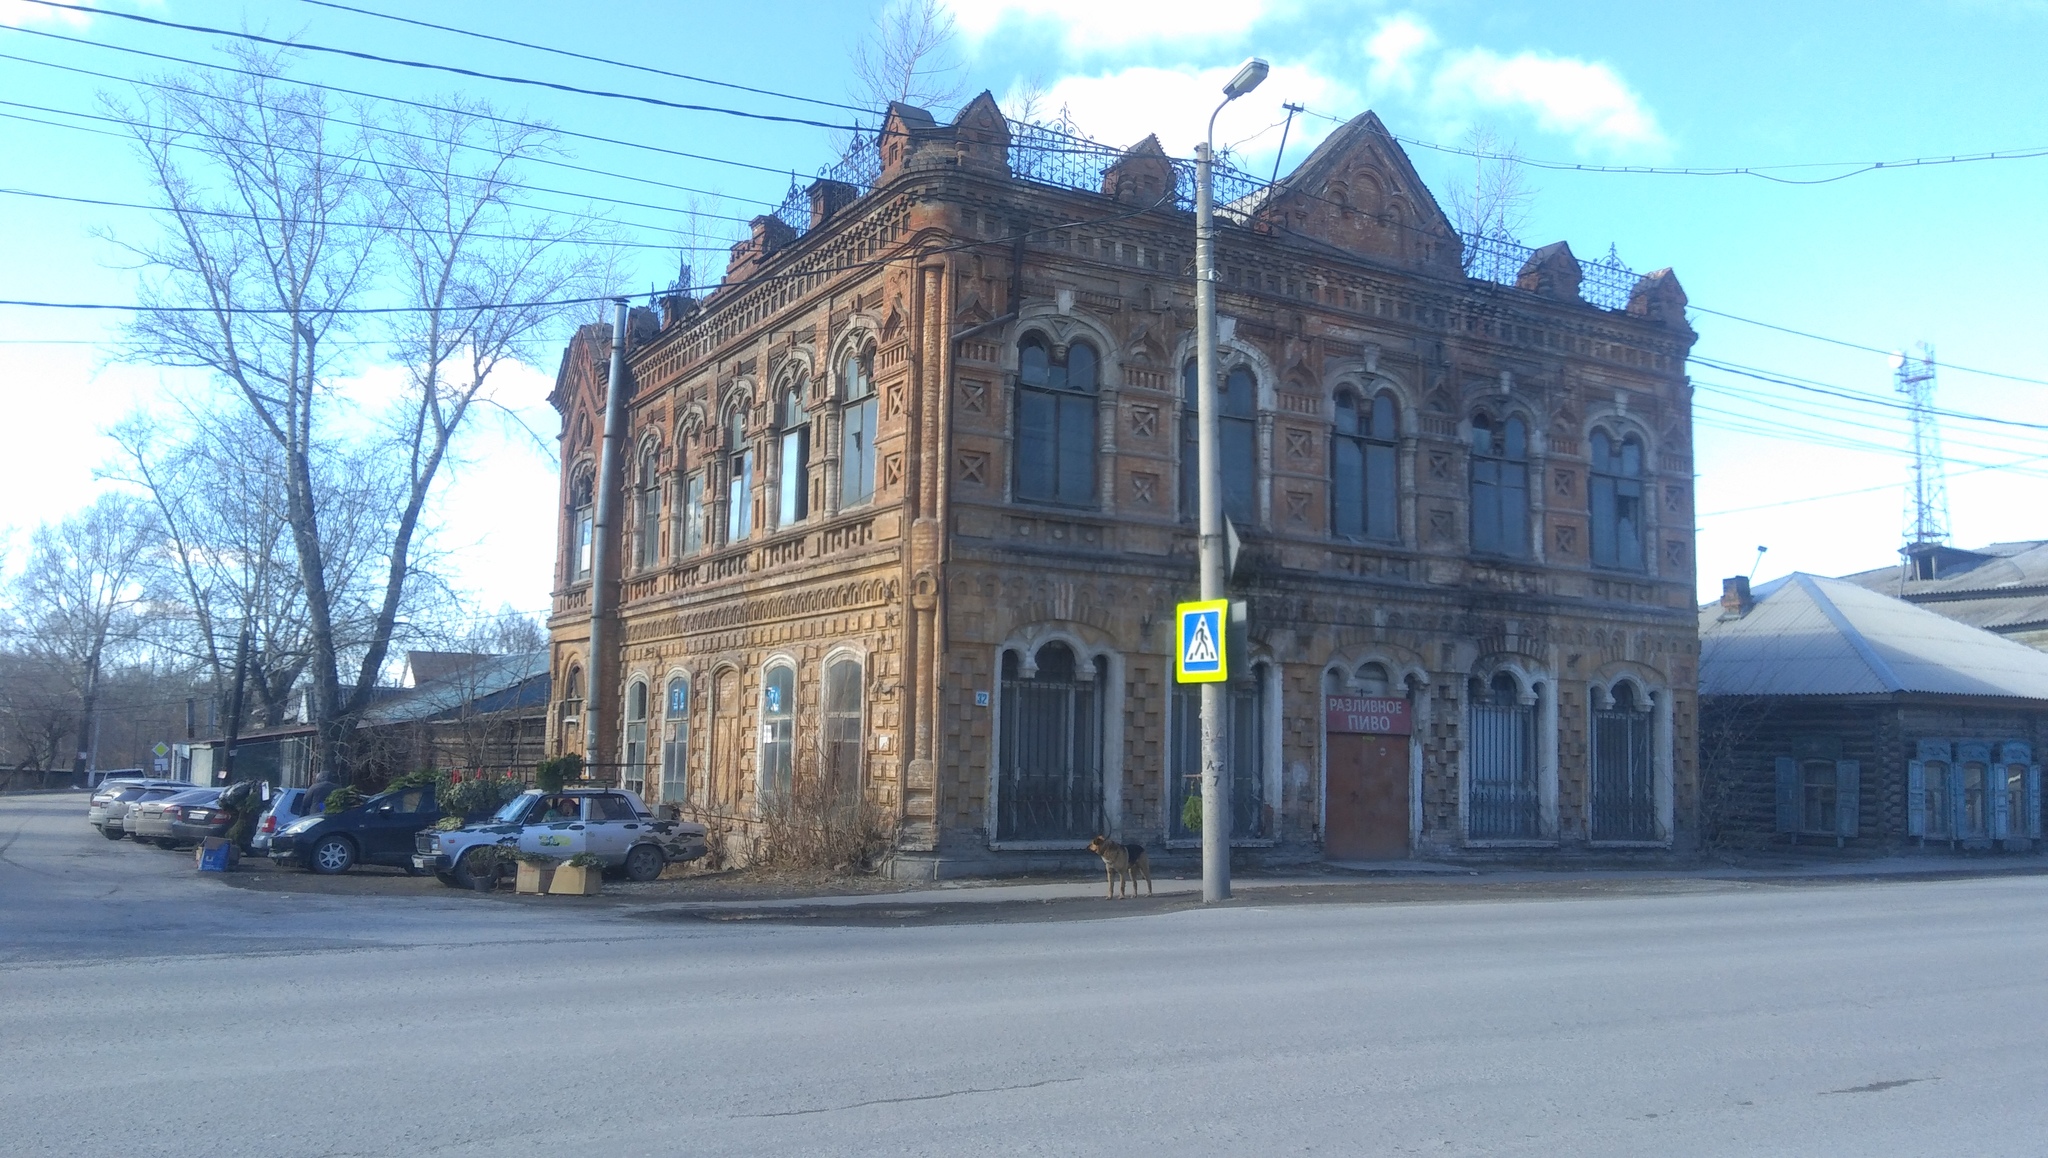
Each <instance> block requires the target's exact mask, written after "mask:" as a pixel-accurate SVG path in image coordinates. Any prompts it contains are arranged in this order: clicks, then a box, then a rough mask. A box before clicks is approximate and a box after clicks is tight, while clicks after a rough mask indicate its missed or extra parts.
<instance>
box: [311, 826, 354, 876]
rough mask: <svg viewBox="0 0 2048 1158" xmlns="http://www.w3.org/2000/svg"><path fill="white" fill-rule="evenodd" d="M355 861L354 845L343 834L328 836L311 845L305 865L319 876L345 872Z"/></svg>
mask: <svg viewBox="0 0 2048 1158" xmlns="http://www.w3.org/2000/svg"><path fill="white" fill-rule="evenodd" d="M355 863H356V846H355V844H354V842H352V841H350V840H349V838H347V837H345V836H330V837H326V838H324V839H322V840H321V841H320V843H319V844H316V845H314V846H313V854H312V855H311V856H309V857H307V858H306V867H307V868H309V869H312V870H313V871H314V872H316V873H319V874H320V875H321V876H333V875H335V874H336V873H345V872H347V871H348V870H349V869H350V868H351V867H353V866H354V864H355Z"/></svg>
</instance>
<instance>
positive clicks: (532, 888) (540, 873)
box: [516, 861, 560, 895]
mask: <svg viewBox="0 0 2048 1158" xmlns="http://www.w3.org/2000/svg"><path fill="white" fill-rule="evenodd" d="M558 871H560V870H559V869H558V868H557V867H556V866H554V865H551V864H550V865H539V864H527V863H526V862H525V861H520V862H519V883H518V885H517V886H516V887H517V889H518V891H520V892H522V893H533V894H536V895H538V894H541V893H545V892H547V891H548V887H549V886H550V885H551V884H553V883H554V879H555V873H557V872H558Z"/></svg>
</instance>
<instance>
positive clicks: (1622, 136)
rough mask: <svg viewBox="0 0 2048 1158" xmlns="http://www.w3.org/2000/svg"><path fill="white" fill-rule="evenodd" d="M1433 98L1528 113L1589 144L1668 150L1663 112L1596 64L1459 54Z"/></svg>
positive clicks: (1435, 79) (1448, 60) (1445, 103)
mask: <svg viewBox="0 0 2048 1158" xmlns="http://www.w3.org/2000/svg"><path fill="white" fill-rule="evenodd" d="M1430 99H1431V101H1432V103H1434V104H1436V105H1438V106H1439V107H1441V108H1445V109H1447V110H1452V111H1456V110H1471V111H1475V112H1481V111H1483V112H1521V113H1526V114H1528V115H1529V116H1531V117H1533V118H1534V119H1535V121H1536V125H1537V127H1538V128H1541V129H1542V130H1544V131H1545V132H1550V133H1557V134H1559V135H1562V136H1567V137H1571V138H1572V139H1573V140H1574V142H1575V143H1576V144H1577V145H1578V146H1579V147H1580V148H1581V149H1585V148H1588V147H1592V146H1601V147H1605V148H1608V149H1626V150H1643V149H1649V150H1661V149H1663V148H1664V147H1665V145H1666V144H1667V142H1666V140H1665V137H1664V132H1663V130H1662V129H1660V128H1659V127H1658V125H1657V118H1656V115H1655V114H1653V113H1652V112H1651V111H1650V110H1649V108H1648V107H1646V106H1645V105H1644V103H1643V100H1642V98H1641V97H1640V96H1638V95H1637V93H1636V91H1635V90H1634V89H1632V88H1630V87H1629V86H1628V83H1627V82H1626V81H1624V80H1622V79H1621V77H1620V76H1618V75H1617V74H1616V73H1615V72H1614V70H1613V69H1611V68H1609V67H1607V66H1606V65H1604V64H1600V63H1598V62H1594V61H1585V60H1577V59H1574V58H1571V57H1557V56H1548V55H1544V54H1540V53H1535V52H1519V53H1516V54H1515V55H1513V56H1501V55H1500V54H1498V53H1495V52H1492V51H1490V50H1488V49H1484V48H1468V49H1464V50H1462V51H1459V52H1454V53H1451V54H1450V55H1449V56H1447V57H1445V58H1444V61H1443V63H1442V64H1441V66H1439V67H1438V69H1437V71H1436V73H1435V74H1434V75H1433V76H1432V77H1431V78H1430Z"/></svg>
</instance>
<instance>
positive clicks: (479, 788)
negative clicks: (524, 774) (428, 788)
mask: <svg viewBox="0 0 2048 1158" xmlns="http://www.w3.org/2000/svg"><path fill="white" fill-rule="evenodd" d="M522 788H523V786H522V785H521V784H520V783H519V781H517V780H514V779H513V778H512V777H510V776H494V775H492V774H490V773H488V772H471V773H468V774H466V775H465V774H463V773H461V772H450V773H446V774H444V775H443V776H442V778H441V780H440V782H439V783H438V784H437V785H436V786H435V788H434V800H435V802H436V803H437V804H439V805H440V808H441V815H443V816H453V817H457V818H459V819H462V820H482V819H484V818H485V817H488V816H490V815H491V814H492V813H494V812H496V811H497V810H498V809H499V808H500V807H501V806H502V805H503V804H504V803H505V802H506V801H507V800H510V799H512V798H513V797H514V796H517V795H519V793H520V792H521V790H522ZM456 827H461V826H460V825H457V826H456Z"/></svg>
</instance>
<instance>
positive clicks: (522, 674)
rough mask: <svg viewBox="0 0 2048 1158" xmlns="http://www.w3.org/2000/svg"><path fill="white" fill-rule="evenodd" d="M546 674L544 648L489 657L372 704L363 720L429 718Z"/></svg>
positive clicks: (373, 723)
mask: <svg viewBox="0 0 2048 1158" xmlns="http://www.w3.org/2000/svg"><path fill="white" fill-rule="evenodd" d="M547 674H548V653H547V652H545V651H530V652H521V653H519V654H517V655H497V656H490V657H488V658H486V659H483V660H480V661H478V662H476V663H473V664H471V665H469V666H468V667H466V668H462V669H459V670H457V671H455V672H453V673H451V674H448V675H444V676H442V677H441V678H440V679H438V680H436V681H434V682H432V683H427V684H421V685H419V686H418V687H415V688H410V689H407V690H405V691H403V692H401V693H399V694H398V695H395V696H393V697H392V698H390V699H389V700H386V701H384V702H383V703H379V704H375V705H373V706H371V707H370V708H368V709H367V710H365V711H364V712H363V716H362V722H363V723H364V724H365V725H368V726H370V727H376V726H379V725H383V724H402V723H408V722H410V721H414V720H427V719H432V718H433V717H435V716H439V715H443V714H445V713H449V712H455V711H459V710H461V709H462V708H464V707H465V706H469V705H474V704H476V703H477V701H480V700H485V699H488V698H489V697H492V696H495V695H498V694H499V693H501V692H505V691H508V690H510V689H512V688H515V687H517V686H518V685H520V684H522V683H525V682H526V681H528V680H531V679H535V678H538V677H543V676H546V675H547ZM544 698H545V697H544V696H543V699H544Z"/></svg>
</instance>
